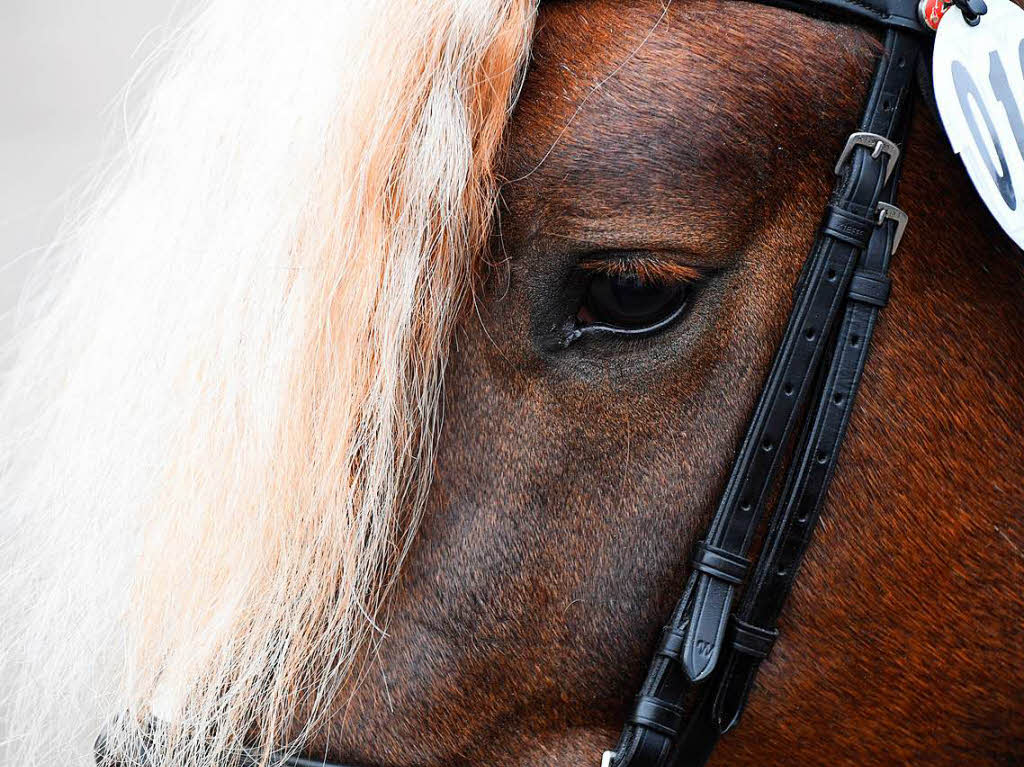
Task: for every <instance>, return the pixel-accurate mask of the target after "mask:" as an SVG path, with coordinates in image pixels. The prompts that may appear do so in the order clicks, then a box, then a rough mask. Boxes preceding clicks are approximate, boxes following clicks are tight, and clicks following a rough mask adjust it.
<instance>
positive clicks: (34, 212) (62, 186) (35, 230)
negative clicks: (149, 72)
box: [0, 0, 188, 344]
mask: <svg viewBox="0 0 1024 767" xmlns="http://www.w3.org/2000/svg"><path fill="white" fill-rule="evenodd" d="M186 5H188V3H187V2H182V1H181V0H178V1H177V2H176V1H175V0H0V344H3V343H4V342H5V341H7V340H8V338H9V335H10V330H11V319H12V317H11V309H12V306H13V304H14V301H15V299H16V297H17V296H18V295H19V293H20V291H21V289H22V287H23V284H24V279H25V275H26V273H27V271H28V269H29V268H30V266H31V263H32V260H33V257H34V253H33V250H35V249H38V248H40V247H42V246H44V245H46V244H47V243H48V242H49V241H50V240H51V239H52V238H53V236H54V234H55V233H56V231H57V227H58V226H59V224H60V222H61V221H62V219H63V218H64V216H65V215H67V213H68V207H67V200H68V199H69V197H70V196H69V195H67V194H65V193H66V192H67V190H69V189H70V188H72V187H74V186H77V187H79V188H80V187H81V186H82V185H83V184H84V182H85V181H87V180H88V177H89V173H90V170H91V169H93V170H94V169H96V168H97V167H99V165H98V164H99V162H100V160H101V158H102V157H103V155H104V151H105V150H109V148H110V146H111V145H112V143H114V142H116V128H117V123H118V119H119V117H118V116H119V114H120V111H121V104H122V103H123V99H122V98H121V96H122V94H123V92H124V88H125V86H126V84H127V83H128V81H129V80H130V79H131V77H132V75H133V73H134V72H136V71H137V70H138V69H139V68H140V67H141V66H142V64H143V63H144V62H145V60H146V57H147V56H149V55H150V54H151V53H152V52H153V50H154V49H155V48H156V47H157V44H158V42H159V41H160V40H162V39H164V38H165V37H166V35H167V34H168V32H169V31H170V29H171V25H172V23H173V22H174V21H175V20H180V18H181V16H182V12H183V10H185V6H186Z"/></svg>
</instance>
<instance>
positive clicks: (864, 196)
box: [612, 29, 919, 767]
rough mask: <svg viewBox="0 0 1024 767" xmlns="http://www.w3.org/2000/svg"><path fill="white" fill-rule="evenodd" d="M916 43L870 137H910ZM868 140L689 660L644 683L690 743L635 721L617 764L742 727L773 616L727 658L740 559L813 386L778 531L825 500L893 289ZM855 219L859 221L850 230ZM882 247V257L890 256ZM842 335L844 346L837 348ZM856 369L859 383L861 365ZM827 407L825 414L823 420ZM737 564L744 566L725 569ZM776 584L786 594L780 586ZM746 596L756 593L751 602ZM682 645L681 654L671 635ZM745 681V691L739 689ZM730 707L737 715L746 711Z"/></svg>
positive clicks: (737, 642)
mask: <svg viewBox="0 0 1024 767" xmlns="http://www.w3.org/2000/svg"><path fill="white" fill-rule="evenodd" d="M918 47H919V46H918V42H917V40H916V39H915V36H913V35H908V34H906V33H903V32H900V31H896V30H894V29H890V31H889V32H888V33H887V36H886V51H885V54H884V55H883V57H882V59H881V61H880V62H879V66H878V69H877V71H876V74H875V76H874V79H873V81H872V87H871V91H870V94H869V98H868V103H867V106H866V107H865V114H864V117H863V119H862V123H861V129H862V132H864V133H870V134H876V136H878V137H881V138H883V139H887V140H889V141H898V140H900V139H902V137H903V136H904V131H905V126H906V123H907V120H908V115H909V111H910V110H909V104H910V101H911V97H912V90H911V89H912V84H913V77H914V73H915V66H914V64H915V61H916V57H917V53H918ZM871 143H872V142H871V141H870V140H869V141H868V142H867V143H856V144H855V145H854V146H853V147H852V148H851V150H850V151H851V154H850V155H849V159H848V160H846V161H845V165H844V167H843V168H841V169H840V170H841V176H840V178H839V181H838V183H837V185H836V188H835V190H834V192H833V198H832V202H831V205H830V208H829V210H828V212H827V215H826V218H825V221H824V222H823V225H822V228H821V231H820V232H819V236H818V239H817V241H816V243H815V245H814V247H813V249H812V251H811V253H810V255H809V256H808V259H807V262H806V263H805V265H804V269H803V273H802V275H801V278H800V281H799V283H798V285H797V288H796V290H795V295H794V305H793V310H792V313H791V315H790V320H789V323H788V324H787V327H786V330H785V333H784V337H783V341H782V343H781V344H780V347H779V350H778V352H777V353H776V356H775V359H774V361H773V363H772V368H771V371H770V373H769V375H768V380H767V382H766V384H765V387H764V390H763V392H762V395H761V398H760V400H759V402H758V405H757V407H756V408H755V411H754V414H753V417H752V418H751V422H750V425H749V428H748V430H747V434H746V436H745V438H744V441H743V444H742V446H741V448H740V452H739V455H738V457H737V460H736V463H735V464H734V466H733V471H732V474H731V476H730V478H729V481H728V484H727V486H726V489H725V492H724V493H723V496H722V499H721V501H720V503H719V506H718V509H717V510H716V512H715V515H714V517H713V519H712V522H711V525H710V526H709V529H708V532H707V535H706V536H705V540H704V541H703V542H702V543H701V544H700V546H699V547H698V549H697V552H696V554H695V557H694V565H695V567H694V570H693V572H692V573H691V576H690V578H689V580H688V582H687V585H686V588H685V589H684V593H683V597H682V598H681V600H680V602H679V604H678V605H677V607H676V609H675V611H674V613H673V618H672V621H671V623H670V628H669V631H668V633H669V634H672V635H673V636H675V635H678V634H684V635H685V637H686V640H685V642H684V645H683V648H682V651H681V653H682V654H681V658H679V659H678V660H677V659H676V658H675V657H673V655H674V653H667V652H660V653H659V654H658V655H656V657H655V658H654V661H653V662H652V665H651V667H650V669H649V671H648V676H647V679H646V680H645V682H644V685H643V687H642V689H641V695H642V696H644V699H646V700H649V699H654V700H658V701H661V703H662V704H665V705H670V706H680V705H684V706H688V707H689V710H690V711H691V712H692V716H691V720H690V722H689V723H688V726H687V729H686V731H685V733H684V736H683V738H682V739H681V741H682V742H681V744H680V745H679V746H677V745H676V743H675V742H674V741H673V738H672V737H671V735H669V734H668V733H666V732H664V731H655V730H653V729H652V728H649V727H645V726H644V725H643V724H641V723H638V722H637V721H635V718H634V721H632V722H631V723H630V724H628V725H627V726H626V728H625V729H624V731H623V734H622V736H621V738H620V741H619V744H618V746H617V749H616V752H615V756H614V757H613V759H612V764H613V765H614V767H627V766H628V767H641V766H642V767H654V766H656V765H667V764H669V763H677V762H678V761H679V760H680V759H682V758H685V763H686V764H702V763H703V760H704V759H706V757H707V755H708V754H710V753H711V749H712V748H713V746H714V743H715V741H716V740H717V737H718V735H719V734H720V733H721V732H723V730H724V729H728V727H727V725H729V724H730V722H726V721H725V720H726V719H730V717H731V721H732V722H734V721H735V719H736V718H737V717H738V712H739V711H741V710H742V705H743V701H745V700H746V694H747V692H748V691H749V689H750V685H751V684H752V680H753V675H754V674H755V673H756V668H757V666H758V665H759V664H760V662H761V660H762V659H763V658H764V657H765V656H766V655H767V654H768V652H770V649H771V646H772V644H773V642H774V636H775V633H776V629H775V622H774V620H771V621H761V620H759V619H760V618H761V615H762V614H761V613H759V612H758V611H757V610H753V609H752V610H751V612H750V613H749V614H748V613H747V612H745V611H744V612H743V613H742V614H741V615H740V618H739V620H737V621H734V622H733V624H732V625H733V628H732V635H731V636H732V641H731V643H730V645H729V647H728V648H727V649H726V650H725V655H724V659H723V662H722V663H718V662H717V661H718V659H719V654H720V653H722V652H723V649H722V648H723V644H724V637H725V633H726V632H725V630H726V626H727V625H728V624H729V614H730V607H731V603H732V600H733V597H734V594H735V591H736V588H737V586H738V585H739V584H737V576H738V575H739V570H740V567H739V565H740V563H742V562H743V561H745V558H746V555H747V552H748V549H749V547H750V543H751V541H752V539H753V537H754V534H755V532H756V530H757V528H758V526H759V523H760V521H761V518H762V509H763V506H764V503H765V500H766V497H767V495H768V493H769V491H770V488H771V486H772V484H773V482H774V479H775V477H776V476H777V472H778V469H779V464H780V456H781V454H782V453H783V452H784V448H785V445H786V444H787V442H788V441H789V438H790V435H791V433H792V430H793V428H794V426H795V423H796V421H797V418H798V416H799V414H800V412H801V411H802V407H801V406H802V404H803V403H804V402H805V400H807V398H808V396H809V395H810V393H811V391H812V389H813V390H814V395H815V396H814V400H815V402H816V405H815V406H814V408H812V409H813V410H814V416H812V417H810V418H809V419H808V420H807V423H806V425H805V427H804V432H803V436H802V438H801V441H800V444H799V447H798V448H797V452H796V453H795V458H794V461H793V464H792V468H791V470H790V472H789V475H788V477H789V478H788V479H787V482H786V485H785V489H784V491H783V495H782V496H781V499H782V500H781V501H780V504H779V506H778V507H777V510H776V512H775V513H774V515H773V520H774V521H775V524H776V525H778V526H779V527H780V531H781V528H782V523H781V522H779V521H778V520H780V519H781V517H782V516H783V515H785V514H787V513H788V512H786V511H785V510H786V509H790V510H791V512H792V510H793V509H796V508H797V506H799V503H798V501H797V500H795V499H796V498H798V497H799V498H804V499H805V502H806V498H807V497H808V496H807V494H808V493H810V495H811V496H813V497H814V498H816V499H817V500H815V501H814V505H815V507H818V506H820V501H821V498H823V497H824V493H825V490H826V489H827V486H828V481H829V480H830V479H831V474H832V468H833V467H834V463H835V456H837V455H838V450H839V444H840V442H841V440H842V436H843V433H844V431H845V420H844V421H842V428H838V429H837V428H835V425H836V422H835V418H836V417H837V415H839V414H840V412H845V413H846V417H848V413H849V408H850V407H851V406H852V399H853V397H852V395H853V393H854V392H855V389H856V381H855V380H853V379H852V377H851V375H850V374H849V372H848V369H849V367H850V365H851V364H853V363H852V362H850V360H851V353H855V354H856V356H855V357H854V358H852V359H859V360H860V362H859V363H858V365H859V367H857V370H858V371H859V370H861V369H862V368H863V355H864V352H865V351H866V338H867V333H866V332H865V326H864V325H863V323H862V322H857V323H853V324H851V317H856V318H858V319H861V320H862V319H863V317H866V316H868V315H870V316H871V317H874V316H875V315H876V314H877V312H878V309H879V306H880V305H881V304H883V303H884V302H885V300H886V299H887V297H888V280H887V277H885V271H886V267H887V265H888V257H889V256H888V254H889V253H890V252H891V248H892V236H893V234H894V232H893V227H892V226H890V225H888V223H884V224H882V223H879V218H878V217H877V216H876V211H877V207H878V203H879V201H880V200H881V201H885V202H891V201H892V197H893V195H894V193H895V192H894V190H895V175H894V176H893V177H892V180H889V181H888V183H887V172H888V170H889V169H890V168H889V166H890V162H889V161H890V157H888V156H887V154H886V153H885V152H882V151H879V146H882V145H881V143H879V144H876V145H875V146H871ZM883 191H884V194H883ZM869 221H870V222H872V226H871V229H870V230H868V231H864V230H863V227H865V226H866V223H865V222H869ZM885 221H886V222H887V221H888V219H885ZM851 223H852V224H853V226H852V228H851V227H848V226H847V225H848V224H851ZM869 251H870V254H869ZM862 253H863V254H864V255H862ZM877 253H884V254H885V256H884V258H880V257H878V256H877V255H876V254H877ZM840 323H841V327H839V328H838V329H837V327H836V326H837V325H840ZM872 324H873V320H872ZM837 338H838V339H839V340H838V341H836V340H835V339H837ZM834 344H839V346H838V347H837V348H836V349H835V350H834V351H833V350H832V346H833V345H834ZM844 345H847V346H849V350H845V349H844V348H843V346H844ZM826 353H828V355H829V358H830V359H829V361H828V362H827V363H826V364H825V365H824V366H827V367H828V369H829V371H830V374H829V376H828V377H827V381H831V380H832V379H833V378H835V382H834V383H831V384H830V383H828V382H827V381H826V383H824V384H822V383H818V384H817V385H815V382H816V381H817V380H819V379H820V378H821V377H822V376H819V370H820V369H821V368H822V367H823V365H822V359H823V357H824V356H825V355H826ZM840 360H843V361H844V362H843V363H842V372H843V375H842V377H841V378H840V370H839V368H837V365H839V364H840V362H839V361H840ZM833 370H835V375H833V374H832V372H831V371H833ZM856 377H857V378H859V372H858V373H857V375H856ZM837 397H838V402H837V401H836V398H837ZM830 405H831V408H832V409H829V407H830ZM823 413H824V414H827V417H824V418H823V416H822V414H823ZM816 424H817V426H816ZM798 476H813V477H814V478H815V479H814V481H813V482H812V483H807V482H799V483H798V481H797V479H796V477H798ZM801 508H803V507H802V506H801ZM801 516H804V517H805V518H804V522H807V521H809V519H810V516H809V515H803V514H801V513H799V512H792V513H789V518H790V519H793V520H795V519H796V518H798V517H801ZM786 529H792V528H789V527H787V528H786ZM769 535H771V533H769ZM778 535H779V536H781V540H782V541H788V543H786V545H783V542H780V544H779V551H780V556H781V552H782V551H783V550H785V551H786V552H788V553H789V554H790V555H792V554H793V553H794V549H793V548H792V547H793V546H794V545H795V543H794V542H796V541H798V540H804V539H803V538H796V537H792V536H785V535H783V534H782V533H781V532H779V533H778ZM801 553H802V549H801ZM726 560H727V561H729V562H732V563H735V566H734V567H731V568H723V567H720V566H718V565H720V563H721V561H726ZM787 562H788V560H787ZM795 564H796V560H793V561H792V562H790V566H789V567H788V569H786V568H784V567H783V560H782V559H780V558H773V557H772V555H771V554H762V557H761V560H760V561H759V562H758V565H757V568H756V569H755V575H754V576H753V580H752V584H753V583H755V582H757V580H758V579H759V578H763V579H764V582H765V583H767V582H768V581H769V580H770V579H769V578H768V577H767V574H768V572H769V570H771V571H772V572H774V573H775V576H776V577H779V576H781V577H783V578H784V579H785V581H784V582H785V589H786V591H787V593H788V588H789V586H791V584H792V577H793V574H794V572H795V569H796V568H795ZM754 588H755V587H754V586H753V585H752V586H751V587H750V589H754ZM748 591H749V589H748ZM751 593H752V592H751ZM772 593H773V594H774V595H776V596H777V595H778V593H779V592H772ZM774 598H775V597H774V596H773V597H772V598H771V599H769V597H768V592H767V591H765V592H764V595H763V601H761V600H757V598H756V597H755V596H752V597H751V599H752V600H754V601H755V602H757V604H760V605H762V606H764V605H765V604H767V603H768V602H769V601H771V602H772V603H773V604H775V602H774ZM782 598H783V599H784V596H783V597H782ZM746 605H747V601H746V597H745V598H744V602H743V605H742V606H741V607H744V606H746ZM778 609H781V604H778ZM672 650H673V651H674V650H675V644H674V642H673V646H672ZM723 669H725V670H723ZM704 680H708V681H704ZM737 690H740V694H738V695H737V694H735V693H736V691H737ZM730 711H732V712H736V713H735V716H732V715H731V714H730V713H729V712H730Z"/></svg>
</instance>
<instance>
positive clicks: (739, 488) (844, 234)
mask: <svg viewBox="0 0 1024 767" xmlns="http://www.w3.org/2000/svg"><path fill="white" fill-rule="evenodd" d="M758 1H759V2H764V3H766V4H769V5H774V6H779V7H782V8H787V9H790V10H794V11H799V12H802V13H806V14H810V15H814V16H821V17H827V18H832V19H837V18H838V19H845V20H848V21H853V22H857V23H860V24H864V25H867V26H870V27H873V28H876V29H880V30H882V31H884V33H885V51H884V52H883V54H882V56H881V59H880V60H879V63H878V65H877V69H876V71H875V74H874V78H873V80H872V84H871V89H870V93H869V96H868V100H867V105H866V107H865V109H864V114H863V117H862V119H861V122H860V128H859V130H858V131H857V132H856V133H853V134H852V135H851V136H850V137H849V138H848V139H847V142H846V145H845V148H844V149H843V151H842V153H841V155H840V157H839V159H838V162H837V164H836V168H835V173H836V183H835V186H834V188H833V191H832V196H831V199H830V202H829V204H828V206H827V208H826V210H825V215H824V220H823V222H822V224H821V228H820V230H819V232H818V235H817V238H816V241H815V244H814V246H813V248H812V250H811V252H810V255H809V256H808V258H807V260H806V262H805V263H804V267H803V271H802V272H801V275H800V278H799V280H798V282H797V285H796V289H795V294H794V298H793V309H792V311H791V313H790V316H789V322H788V324H787V326H786V330H785V335H784V336H783V339H782V342H781V344H780V345H779V348H778V350H777V352H776V354H775V359H774V361H773V363H772V367H771V371H770V373H769V374H768V378H767V380H766V382H765V385H764V390H763V391H762V393H761V397H760V400H759V402H758V404H757V407H756V409H755V411H754V414H753V416H752V418H751V420H750V425H749V427H748V428H747V432H746V436H745V437H744V439H743V443H742V446H741V448H740V451H739V455H738V456H737V458H736V462H735V464H734V465H733V468H732V473H731V475H730V477H729V482H728V484H727V486H726V489H725V492H724V493H723V495H722V498H721V501H720V503H719V505H718V508H717V510H716V512H715V514H714V516H713V518H712V520H711V523H710V525H709V526H708V528H707V531H706V533H705V535H704V539H703V540H702V541H701V542H700V543H699V544H698V545H697V548H696V552H695V554H694V557H693V571H692V573H691V575H690V577H689V580H688V581H687V583H686V585H685V587H684V589H683V594H682V597H681V598H680V600H679V603H678V604H677V606H676V608H675V610H674V611H673V613H672V616H671V618H670V620H669V623H668V625H667V626H666V627H665V630H664V632H663V634H662V637H661V641H660V643H659V645H658V647H657V650H656V652H655V655H654V658H653V660H652V661H651V664H650V666H649V668H648V672H647V677H646V679H645V681H644V683H643V685H642V687H641V689H640V694H639V696H638V697H637V699H636V703H635V705H634V707H633V710H632V713H631V714H630V716H629V718H628V721H627V723H626V725H625V727H624V729H623V732H622V735H621V737H620V738H619V742H618V744H617V745H616V748H615V751H613V752H612V751H609V752H606V753H605V755H604V760H603V764H604V766H605V767H667V766H668V765H702V764H704V763H705V762H706V760H707V759H708V757H709V756H710V754H711V751H712V749H713V748H714V746H715V744H716V742H717V741H718V738H719V737H720V736H721V735H722V734H724V733H726V732H728V731H729V730H730V729H732V728H733V727H735V726H736V724H737V723H738V721H739V719H740V716H741V714H742V712H743V709H744V706H745V704H746V701H747V696H748V695H749V693H750V690H751V687H752V685H753V682H754V678H755V676H756V674H757V671H758V668H759V666H760V664H761V662H762V661H763V660H764V659H765V658H767V657H768V655H769V653H770V652H771V649H772V645H773V644H774V642H775V640H776V638H777V636H778V629H777V622H778V619H779V615H780V613H781V611H782V608H783V606H784V604H785V601H786V598H787V596H788V595H789V592H790V589H791V588H792V585H793V580H794V578H795V576H796V572H797V570H798V568H799V565H800V561H801V559H802V558H803V555H804V552H805V551H806V548H807V544H808V542H809V540H810V538H811V535H812V533H813V531H814V528H815V525H816V524H817V521H818V517H819V514H820V512H821V507H822V503H823V500H824V497H825V494H826V492H827V490H828V486H829V483H830V481H831V479H832V475H833V472H834V470H835V466H836V462H837V460H838V457H839V451H840V447H841V445H842V441H843V437H844V435H845V433H846V426H847V423H848V421H849V418H850V413H851V411H852V410H853V406H854V401H855V399H856V394H857V389H858V386H859V383H860V379H861V374H862V372H863V370H864V364H865V361H866V358H867V353H868V346H869V344H870V341H871V336H872V333H873V331H874V327H875V321H876V319H877V316H878V312H879V310H880V309H881V308H882V307H883V306H885V304H886V302H887V300H888V297H889V278H888V276H887V271H888V267H889V262H890V259H891V257H892V255H893V253H894V252H895V251H896V249H897V247H898V245H899V240H900V237H901V236H902V234H903V229H904V227H905V226H906V223H907V217H906V215H905V214H904V213H903V212H902V211H901V210H900V209H899V208H897V207H896V206H895V204H894V201H895V198H896V189H897V185H898V182H899V175H900V155H901V149H900V147H901V145H902V142H903V139H904V137H905V135H906V132H907V128H908V124H909V122H910V113H911V108H912V103H913V101H914V87H913V84H914V79H915V74H916V72H917V67H918V63H919V58H921V54H922V50H924V49H926V48H927V47H930V37H929V35H930V30H929V29H928V27H926V26H925V25H924V23H923V22H922V20H921V18H919V13H918V2H919V0H758ZM955 4H956V5H957V6H958V7H959V8H960V11H961V12H963V14H964V16H965V17H966V18H967V19H968V21H969V22H971V21H974V20H976V19H977V17H978V16H979V15H980V14H983V13H984V12H985V7H984V3H983V2H982V0H956V3H955ZM801 417H802V422H803V426H802V430H801V434H800V437H799V439H798V441H797V442H796V445H795V448H794V450H793V451H792V452H791V453H789V451H787V449H786V448H787V445H788V444H789V443H790V438H791V436H792V434H793V432H794V429H795V426H796V424H797V422H798V420H800V419H801ZM784 454H789V455H791V459H790V462H789V468H788V470H787V473H786V477H785V480H784V482H783V484H782V490H781V492H780V494H779V495H778V497H777V498H776V499H775V502H774V505H773V508H772V509H771V513H770V514H769V513H768V512H769V509H768V507H767V502H768V500H769V497H770V495H771V491H772V488H773V486H774V484H775V481H776V479H777V478H778V476H779V474H780V472H781V468H782V463H783V461H782V458H783V455H784ZM766 517H768V522H767V527H766V531H765V533H764V538H763V544H762V546H761V548H760V556H759V557H758V559H757V562H756V565H753V571H752V572H751V567H752V562H751V561H750V560H749V559H748V555H749V554H750V549H751V545H752V543H753V540H754V538H755V536H756V533H757V532H758V531H759V530H760V529H761V528H762V527H763V525H762V523H763V522H764V520H765V518H766ZM743 586H745V588H743V589H742V592H741V591H740V589H741V587H743ZM737 596H740V598H739V601H738V603H737ZM104 761H106V760H104V759H103V749H102V742H101V743H100V744H99V745H98V749H97V762H98V763H102V762H104ZM240 761H241V762H242V763H243V764H253V763H255V762H256V760H255V759H254V758H248V757H243V758H242V759H241V760H240ZM279 764H280V765H284V766H286V767H342V766H341V765H332V764H331V763H329V762H323V761H319V760H310V759H301V758H291V759H284V760H281V761H280V762H279Z"/></svg>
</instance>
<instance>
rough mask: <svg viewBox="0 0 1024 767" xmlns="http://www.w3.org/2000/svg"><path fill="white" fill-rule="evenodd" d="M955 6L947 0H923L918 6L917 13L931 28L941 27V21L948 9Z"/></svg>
mask: <svg viewBox="0 0 1024 767" xmlns="http://www.w3.org/2000/svg"><path fill="white" fill-rule="evenodd" d="M952 7H953V4H952V3H950V2H948V1H947V0H921V2H920V3H919V4H918V6H917V13H918V15H919V16H920V17H921V23H922V24H924V25H925V26H926V27H928V28H929V29H931V30H933V31H934V30H936V29H938V28H939V22H940V21H941V20H942V17H943V16H944V15H945V13H946V11H948V10H949V9H950V8H952Z"/></svg>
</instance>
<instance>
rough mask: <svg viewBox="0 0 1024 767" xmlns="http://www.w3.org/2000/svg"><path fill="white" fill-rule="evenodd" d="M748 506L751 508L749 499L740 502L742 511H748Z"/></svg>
mask: <svg viewBox="0 0 1024 767" xmlns="http://www.w3.org/2000/svg"><path fill="white" fill-rule="evenodd" d="M750 508H751V504H750V501H744V502H743V503H741V504H740V509H741V510H742V511H750Z"/></svg>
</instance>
